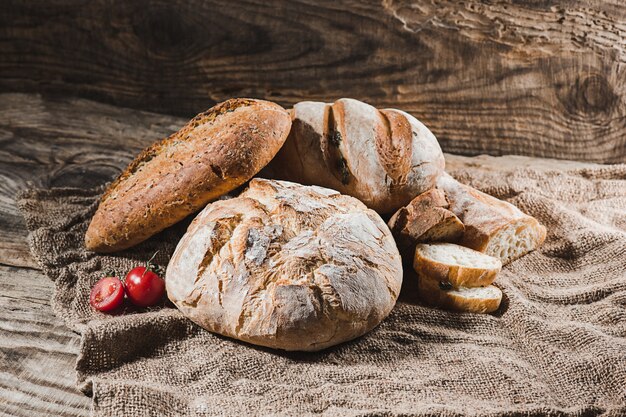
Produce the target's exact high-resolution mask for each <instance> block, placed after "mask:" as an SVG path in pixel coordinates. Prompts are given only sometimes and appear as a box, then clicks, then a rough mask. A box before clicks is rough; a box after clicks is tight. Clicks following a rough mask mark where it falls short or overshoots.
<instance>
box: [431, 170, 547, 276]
mask: <svg viewBox="0 0 626 417" xmlns="http://www.w3.org/2000/svg"><path fill="white" fill-rule="evenodd" d="M437 188H439V189H440V190H443V191H444V192H445V194H446V197H447V199H448V201H449V203H450V207H449V210H450V211H452V212H453V213H454V214H455V215H457V216H458V217H459V219H460V220H461V221H462V222H463V224H464V225H465V232H464V233H463V238H462V239H461V240H460V241H459V243H460V244H462V245H463V246H467V247H469V248H472V249H476V250H477V251H480V252H483V253H486V254H488V255H491V256H495V257H497V258H500V260H501V261H502V263H503V264H504V265H506V264H508V263H509V262H511V261H514V260H515V259H518V258H520V257H522V256H524V255H525V254H527V253H528V252H531V251H533V250H535V249H537V248H538V247H539V246H540V245H541V244H542V243H543V241H544V240H545V238H546V228H545V227H544V226H543V225H541V224H540V223H539V222H538V221H537V219H535V218H534V217H532V216H529V215H527V214H525V213H523V212H522V211H520V210H519V209H518V208H517V207H515V206H514V205H512V204H510V203H507V202H506V201H502V200H498V199H497V198H495V197H492V196H490V195H488V194H485V193H483V192H480V191H478V190H476V189H474V188H472V187H470V186H467V185H465V184H461V183H459V182H458V181H457V180H455V179H454V178H452V177H451V176H450V175H448V174H446V173H444V174H443V175H441V176H440V177H439V179H438V181H437Z"/></svg>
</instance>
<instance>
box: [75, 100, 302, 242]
mask: <svg viewBox="0 0 626 417" xmlns="http://www.w3.org/2000/svg"><path fill="white" fill-rule="evenodd" d="M290 126H291V119H290V117H289V114H288V113H287V111H286V110H285V109H283V108H282V107H280V106H279V105H278V104H275V103H272V102H269V101H263V100H253V99H231V100H228V101H225V102H223V103H220V104H218V105H216V106H214V107H213V108H211V109H210V110H208V111H206V112H204V113H201V114H199V115H197V116H196V117H194V118H193V119H192V120H191V121H190V122H189V123H188V124H187V125H185V126H184V127H183V128H182V129H180V130H179V131H178V132H176V133H174V134H173V135H171V136H170V137H169V138H167V139H164V140H163V141H161V142H158V143H156V144H154V145H152V146H151V147H149V148H147V149H145V150H144V151H143V152H142V153H141V154H140V155H139V156H138V157H137V159H135V160H134V161H133V162H132V163H131V164H130V165H129V166H128V168H127V169H126V171H124V172H123V173H122V174H121V175H120V177H119V178H117V180H115V181H114V182H113V183H112V184H111V185H110V187H109V189H108V190H107V192H106V193H105V194H104V196H103V197H102V200H101V201H100V206H99V207H98V210H97V211H96V213H95V215H94V217H93V219H92V220H91V223H90V225H89V229H88V230H87V234H86V236H85V246H86V247H87V249H90V250H94V251H97V252H112V251H116V250H120V249H125V248H128V247H131V246H134V245H136V244H137V243H139V242H142V241H143V240H145V239H147V238H149V237H150V236H152V235H154V234H156V233H157V232H160V231H161V230H163V229H165V228H166V227H168V226H171V225H172V224H174V223H177V222H178V221H180V220H182V219H184V218H185V217H187V216H188V215H189V214H191V213H194V212H196V211H198V210H199V209H201V208H202V207H204V206H205V205H206V204H207V203H208V202H209V201H211V200H214V199H216V198H218V197H220V196H221V195H223V194H225V193H227V192H229V191H231V190H233V189H235V188H237V187H239V186H240V185H241V184H243V183H244V182H246V181H248V180H249V179H250V178H252V177H253V176H254V175H255V174H256V173H257V172H259V171H260V170H261V169H262V168H263V167H264V166H265V165H267V164H268V163H269V161H270V160H271V159H272V158H273V157H274V155H276V152H278V150H279V149H280V147H281V146H282V145H283V143H284V142H285V139H286V138H287V135H288V133H289V128H290Z"/></svg>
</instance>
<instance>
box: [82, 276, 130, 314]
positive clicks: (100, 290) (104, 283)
mask: <svg viewBox="0 0 626 417" xmlns="http://www.w3.org/2000/svg"><path fill="white" fill-rule="evenodd" d="M123 301H124V284H122V281H120V279H119V278H117V277H106V278H102V279H101V280H100V281H98V282H96V285H94V286H93V288H92V289H91V294H90V295H89V303H90V304H91V306H92V307H93V308H95V309H96V310H100V311H111V310H115V309H116V308H118V307H119V306H121V305H122V302H123Z"/></svg>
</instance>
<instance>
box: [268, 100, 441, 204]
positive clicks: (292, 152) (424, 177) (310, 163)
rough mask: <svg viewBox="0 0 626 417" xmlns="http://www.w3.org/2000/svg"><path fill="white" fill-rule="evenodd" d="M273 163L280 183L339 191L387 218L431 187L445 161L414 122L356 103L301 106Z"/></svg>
mask: <svg viewBox="0 0 626 417" xmlns="http://www.w3.org/2000/svg"><path fill="white" fill-rule="evenodd" d="M292 117H293V128H292V130H291V133H290V135H289V138H288V139H287V141H286V143H285V146H284V147H283V149H282V150H281V151H280V152H279V154H278V155H277V157H276V158H275V160H274V161H273V162H272V165H273V172H274V173H276V175H277V176H278V177H279V178H282V179H287V180H290V181H296V182H300V183H303V184H315V185H321V186H324V187H328V188H332V189H334V190H338V191H340V192H341V193H343V194H347V195H351V196H353V197H356V198H358V199H359V200H361V201H363V202H364V203H365V205H367V206H368V207H370V208H372V209H374V210H376V211H377V212H379V213H391V212H393V211H394V210H396V209H398V208H399V207H401V206H403V205H405V204H407V203H408V202H409V201H411V199H412V198H413V197H415V196H416V195H418V194H421V193H423V192H425V191H427V190H429V189H431V188H433V187H434V186H435V181H436V179H437V177H438V176H439V175H440V174H441V173H442V172H443V169H444V159H443V154H442V152H441V148H440V147H439V144H438V142H437V139H436V138H435V136H434V135H433V134H432V133H431V132H430V131H429V130H428V129H427V128H426V127H425V126H424V125H423V124H422V123H420V122H419V121H418V120H417V119H415V118H414V117H413V116H411V115H409V114H407V113H405V112H402V111H400V110H395V109H385V110H377V109H376V108H374V107H372V106H370V105H368V104H366V103H363V102H360V101H358V100H353V99H347V98H343V99H340V100H337V101H336V102H335V103H332V104H327V103H319V102H306V101H305V102H300V103H297V104H296V105H295V106H294V108H293V112H292Z"/></svg>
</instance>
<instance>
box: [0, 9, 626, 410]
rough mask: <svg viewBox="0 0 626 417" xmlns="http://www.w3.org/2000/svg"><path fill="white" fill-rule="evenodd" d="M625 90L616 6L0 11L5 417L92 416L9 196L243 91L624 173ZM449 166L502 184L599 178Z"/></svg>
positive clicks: (465, 161) (481, 164) (91, 168)
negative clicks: (493, 175)
mask: <svg viewBox="0 0 626 417" xmlns="http://www.w3.org/2000/svg"><path fill="white" fill-rule="evenodd" d="M625 93H626V7H625V6H624V4H623V0H609V1H576V0H561V1H539V0H518V1H515V2H512V1H475V0H471V1H465V2H457V1H453V0H443V1H438V2H436V3H435V2H428V1H424V0H416V1H403V0H381V1H377V2H373V1H364V2H357V1H341V2H339V1H322V2H317V1H304V0H297V1H282V2H280V1H277V0H267V1H262V0H256V1H254V0H252V1H229V2H225V1H224V2H216V1H199V0H188V1H185V0H178V1H175V0H171V1H166V0H132V1H123V0H20V1H18V0H2V1H0V416H5V415H7V416H15V415H20V416H22V415H23V416H28V417H33V416H39V415H41V416H49V415H59V416H61V415H62V416H86V415H88V413H89V404H90V400H89V398H87V397H85V396H84V395H83V394H82V393H80V392H78V391H77V390H76V388H75V387H74V377H75V376H74V362H75V360H76V354H77V352H78V346H79V343H80V339H79V336H78V335H77V334H74V333H73V332H71V331H69V330H68V329H67V328H66V327H65V326H64V325H63V322H62V320H61V319H59V318H57V317H55V316H54V314H53V312H52V309H51V306H50V302H49V300H50V295H51V292H52V290H53V285H52V282H51V281H49V280H48V279H47V278H46V277H45V276H44V275H43V273H42V272H41V271H40V270H39V267H38V265H37V263H36V262H35V260H34V259H33V258H32V257H31V255H30V252H29V250H28V245H27V239H26V236H27V231H26V228H25V226H24V223H23V220H22V218H21V215H20V214H19V212H18V211H17V208H16V206H15V202H14V196H15V193H16V192H17V191H19V190H21V189H23V188H25V187H29V186H33V185H34V186H42V187H49V186H92V185H96V184H103V183H105V182H107V181H110V180H111V179H112V178H113V177H114V176H115V175H116V174H117V173H119V172H120V170H121V169H122V168H123V167H124V166H125V165H126V164H127V163H128V162H129V161H130V160H131V158H132V157H133V156H134V154H135V153H136V152H138V151H139V150H140V149H141V148H142V147H145V146H147V145H149V144H150V143H151V142H152V141H154V140H156V139H158V138H160V137H162V136H164V135H167V134H169V133H170V132H172V131H174V130H176V129H177V128H179V127H180V126H181V125H182V124H183V123H184V122H185V120H186V119H187V118H189V117H190V116H192V115H194V114H195V113H198V112H200V111H202V110H205V109H206V108H208V107H210V106H211V105H212V104H214V103H215V102H218V101H221V100H224V99H226V98H229V97H234V96H252V97H260V98H267V99H270V100H275V101H277V102H279V103H281V104H283V105H285V106H289V105H291V104H293V103H295V102H297V101H301V100H307V99H310V100H326V101H330V100H334V99H336V98H339V97H354V98H358V99H361V100H365V101H368V102H370V103H372V104H374V105H377V106H390V107H398V108H402V109H404V110H408V111H410V112H411V113H413V114H414V115H415V116H417V117H418V118H420V119H421V120H422V121H423V122H424V123H425V124H426V125H427V126H429V127H430V128H431V129H432V130H433V131H434V132H435V134H436V135H437V137H438V138H439V140H440V142H441V144H442V146H443V148H444V150H446V151H448V152H453V153H462V154H465V155H476V154H480V153H489V154H492V155H502V154H521V155H529V156H534V157H544V158H546V157H552V158H564V159H575V160H579V161H593V162H603V163H606V162H625V161H626V98H625ZM99 102H100V103H99ZM146 110H147V111H151V112H160V113H163V114H165V115H163V114H155V113H148V112H146ZM176 116H178V117H176ZM446 161H447V164H448V167H449V168H450V169H454V168H458V167H462V166H471V167H472V168H474V169H477V170H479V169H480V170H489V171H497V172H499V173H502V174H503V175H506V174H507V172H510V170H513V169H515V168H516V167H519V166H528V165H532V166H533V167H535V168H541V169H568V168H575V167H591V166H595V165H594V164H592V163H589V162H586V163H582V162H572V161H557V160H553V159H537V158H525V157H515V156H502V157H484V156H483V157H475V158H467V157H459V156H454V155H450V154H447V155H446Z"/></svg>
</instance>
